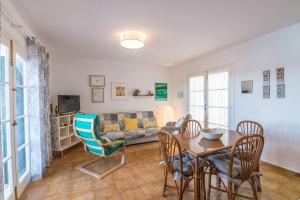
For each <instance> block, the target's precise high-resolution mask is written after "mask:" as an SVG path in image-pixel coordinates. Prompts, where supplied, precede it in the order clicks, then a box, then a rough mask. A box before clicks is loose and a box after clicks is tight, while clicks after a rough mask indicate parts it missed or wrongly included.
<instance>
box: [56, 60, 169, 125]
mask: <svg viewBox="0 0 300 200" xmlns="http://www.w3.org/2000/svg"><path fill="white" fill-rule="evenodd" d="M50 60H51V69H50V93H51V102H52V103H54V104H55V103H56V101H57V97H56V95H57V94H74V95H75V94H77V95H80V98H81V99H80V101H81V111H83V112H88V113H103V112H122V111H124V112H126V111H143V110H154V111H155V112H156V114H157V117H158V120H159V121H160V122H161V118H160V115H161V111H162V108H163V107H164V106H165V105H167V103H168V102H157V101H155V99H154V97H133V96H131V95H130V96H129V99H128V100H124V101H113V100H111V82H127V83H128V85H129V90H130V94H132V90H134V89H137V88H138V89H140V90H141V91H142V92H146V91H149V90H151V91H152V92H153V93H154V84H155V83H156V82H167V83H169V80H170V73H169V71H170V70H169V69H168V68H163V67H159V66H152V65H145V64H134V63H125V62H116V61H101V60H95V59H88V58H78V57H66V56H56V55H51V59H50ZM89 75H105V78H106V86H105V89H104V92H105V100H104V103H92V102H91V87H90V86H89ZM161 123H162V122H161Z"/></svg>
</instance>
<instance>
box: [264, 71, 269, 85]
mask: <svg viewBox="0 0 300 200" xmlns="http://www.w3.org/2000/svg"><path fill="white" fill-rule="evenodd" d="M270 73H271V71H270V70H266V71H263V83H264V84H270V77H271V76H270Z"/></svg>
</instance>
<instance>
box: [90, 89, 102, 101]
mask: <svg viewBox="0 0 300 200" xmlns="http://www.w3.org/2000/svg"><path fill="white" fill-rule="evenodd" d="M92 102H93V103H104V88H92Z"/></svg>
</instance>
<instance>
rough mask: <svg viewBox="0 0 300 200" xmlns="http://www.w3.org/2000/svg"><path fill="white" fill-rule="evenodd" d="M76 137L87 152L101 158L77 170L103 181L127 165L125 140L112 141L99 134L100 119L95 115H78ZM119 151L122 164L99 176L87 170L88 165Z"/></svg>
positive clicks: (75, 127) (75, 128)
mask: <svg viewBox="0 0 300 200" xmlns="http://www.w3.org/2000/svg"><path fill="white" fill-rule="evenodd" d="M73 125H74V132H75V135H76V136H77V137H78V138H79V139H80V140H81V141H82V143H83V145H84V149H85V151H87V152H89V153H93V154H95V155H97V156H99V157H100V158H97V159H94V160H92V161H88V162H86V163H84V164H82V165H80V166H79V167H77V169H79V170H81V171H83V172H85V173H88V174H90V175H92V176H94V177H96V178H98V179H102V178H104V177H105V176H107V175H108V174H110V173H112V172H113V171H115V170H117V169H118V168H120V167H121V166H123V165H124V164H125V142H124V141H123V140H112V139H110V138H108V137H105V136H103V135H101V134H100V132H99V117H98V115H94V114H76V115H75V118H74V120H73ZM117 151H120V152H121V154H122V157H121V163H120V164H119V165H117V166H115V167H113V168H112V169H110V170H108V171H106V172H105V173H103V174H98V173H96V172H94V171H92V170H89V169H87V168H86V166H87V165H89V164H92V163H94V162H96V161H98V160H99V159H101V158H108V157H110V156H112V155H113V154H114V153H116V152H117Z"/></svg>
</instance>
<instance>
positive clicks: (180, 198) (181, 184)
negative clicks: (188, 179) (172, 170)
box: [178, 179, 184, 200]
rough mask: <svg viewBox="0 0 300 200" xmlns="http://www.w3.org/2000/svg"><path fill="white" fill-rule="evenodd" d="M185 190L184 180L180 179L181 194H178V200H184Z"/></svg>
mask: <svg viewBox="0 0 300 200" xmlns="http://www.w3.org/2000/svg"><path fill="white" fill-rule="evenodd" d="M183 188H184V183H183V179H180V181H179V194H178V200H182V198H183V192H184V190H183Z"/></svg>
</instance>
